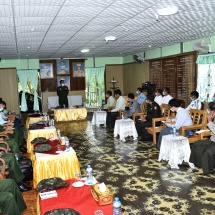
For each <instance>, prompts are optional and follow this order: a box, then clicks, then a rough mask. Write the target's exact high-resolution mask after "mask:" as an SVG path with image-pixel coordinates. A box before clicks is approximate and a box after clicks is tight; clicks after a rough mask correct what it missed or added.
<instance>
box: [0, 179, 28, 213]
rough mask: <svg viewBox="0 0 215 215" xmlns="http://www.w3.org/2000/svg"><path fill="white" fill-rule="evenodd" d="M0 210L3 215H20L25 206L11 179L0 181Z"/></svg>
mask: <svg viewBox="0 0 215 215" xmlns="http://www.w3.org/2000/svg"><path fill="white" fill-rule="evenodd" d="M0 208H1V211H2V213H3V214H4V215H21V212H22V211H24V210H25V209H26V208H27V206H26V204H25V202H24V200H23V197H22V194H21V193H20V191H19V189H18V188H17V185H16V183H15V182H14V181H13V180H12V179H4V180H0Z"/></svg>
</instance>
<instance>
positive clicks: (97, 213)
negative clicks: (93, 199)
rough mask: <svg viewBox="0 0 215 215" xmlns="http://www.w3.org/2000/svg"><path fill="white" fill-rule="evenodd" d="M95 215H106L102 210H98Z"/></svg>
mask: <svg viewBox="0 0 215 215" xmlns="http://www.w3.org/2000/svg"><path fill="white" fill-rule="evenodd" d="M94 215H104V214H103V212H102V211H101V210H97V211H95V212H94Z"/></svg>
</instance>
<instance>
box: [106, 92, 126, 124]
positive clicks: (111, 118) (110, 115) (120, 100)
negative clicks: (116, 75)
mask: <svg viewBox="0 0 215 215" xmlns="http://www.w3.org/2000/svg"><path fill="white" fill-rule="evenodd" d="M114 95H115V98H116V99H117V101H116V106H115V108H114V109H113V110H110V111H109V112H107V119H106V125H107V127H112V128H113V127H114V124H115V119H116V117H117V116H119V111H120V110H125V106H126V102H125V99H124V97H123V96H122V93H121V91H120V90H119V89H117V90H115V91H114Z"/></svg>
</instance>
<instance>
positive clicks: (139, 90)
mask: <svg viewBox="0 0 215 215" xmlns="http://www.w3.org/2000/svg"><path fill="white" fill-rule="evenodd" d="M136 94H137V95H138V96H137V102H138V104H139V105H141V104H142V103H143V102H145V101H146V95H145V94H144V93H143V90H142V88H141V87H138V88H137V91H136Z"/></svg>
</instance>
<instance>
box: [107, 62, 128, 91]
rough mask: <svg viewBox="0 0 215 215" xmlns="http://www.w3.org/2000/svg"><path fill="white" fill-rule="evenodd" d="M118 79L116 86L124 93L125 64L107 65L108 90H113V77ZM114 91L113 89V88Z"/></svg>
mask: <svg viewBox="0 0 215 215" xmlns="http://www.w3.org/2000/svg"><path fill="white" fill-rule="evenodd" d="M113 77H114V79H115V80H117V81H118V82H117V83H116V86H117V87H118V88H119V89H120V90H121V92H122V94H123V95H124V83H123V65H106V68H105V79H106V90H112V89H111V88H112V86H113V85H112V84H111V83H110V81H111V80H112V79H113ZM112 92H113V90H112Z"/></svg>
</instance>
